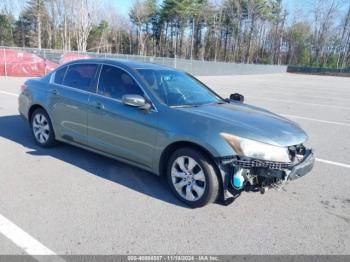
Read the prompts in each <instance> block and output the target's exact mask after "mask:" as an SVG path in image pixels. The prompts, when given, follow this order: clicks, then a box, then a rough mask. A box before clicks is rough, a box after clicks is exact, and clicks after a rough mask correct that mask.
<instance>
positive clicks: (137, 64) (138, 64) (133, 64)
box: [62, 58, 175, 71]
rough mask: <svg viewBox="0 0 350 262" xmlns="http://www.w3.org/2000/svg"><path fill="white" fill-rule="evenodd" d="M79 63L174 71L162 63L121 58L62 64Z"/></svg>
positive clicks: (80, 60) (73, 62)
mask: <svg viewBox="0 0 350 262" xmlns="http://www.w3.org/2000/svg"><path fill="white" fill-rule="evenodd" d="M79 63H105V64H111V65H115V66H119V67H122V68H125V69H133V70H136V69H153V70H174V71H175V69H173V68H170V67H166V66H163V65H158V64H153V63H144V62H139V61H135V60H123V59H99V58H92V59H78V60H74V61H70V62H68V63H66V64H64V65H70V64H79ZM62 66H63V65H62Z"/></svg>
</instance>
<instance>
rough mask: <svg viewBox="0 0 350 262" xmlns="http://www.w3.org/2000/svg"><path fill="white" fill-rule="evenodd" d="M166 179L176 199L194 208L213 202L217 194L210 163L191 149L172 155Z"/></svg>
mask: <svg viewBox="0 0 350 262" xmlns="http://www.w3.org/2000/svg"><path fill="white" fill-rule="evenodd" d="M167 179H168V183H169V185H170V188H171V189H172V191H173V192H174V194H175V195H176V197H177V198H179V199H180V200H181V201H183V202H185V203H186V204H187V205H189V206H191V207H194V208H196V207H202V206H205V205H206V204H209V203H212V202H214V201H215V200H216V198H217V196H218V193H219V180H218V177H217V175H216V172H215V168H214V166H213V164H212V161H211V160H210V159H209V158H208V157H207V156H206V155H205V154H203V153H202V152H200V151H196V150H194V149H192V148H182V149H179V150H177V151H175V152H174V153H173V155H172V156H171V157H170V159H169V162H168V168H167Z"/></svg>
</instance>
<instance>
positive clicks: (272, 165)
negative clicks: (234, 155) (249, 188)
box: [233, 160, 290, 170]
mask: <svg viewBox="0 0 350 262" xmlns="http://www.w3.org/2000/svg"><path fill="white" fill-rule="evenodd" d="M233 164H234V165H235V166H239V167H241V168H246V169H250V168H254V167H260V168H269V169H276V170H281V169H287V168H288V167H290V164H288V163H282V162H273V161H264V160H234V161H233Z"/></svg>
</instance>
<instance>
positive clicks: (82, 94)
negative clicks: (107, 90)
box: [49, 63, 99, 144]
mask: <svg viewBox="0 0 350 262" xmlns="http://www.w3.org/2000/svg"><path fill="white" fill-rule="evenodd" d="M98 68H99V65H97V64H93V63H92V64H88V63H82V64H73V65H69V66H67V67H64V68H62V69H60V70H58V71H57V72H56V73H55V76H54V79H53V81H52V82H53V83H51V85H50V90H49V92H50V103H51V106H50V108H51V114H52V121H53V124H54V127H55V132H56V136H58V137H61V138H63V139H65V140H69V141H73V142H76V143H81V144H87V143H88V139H87V115H88V113H87V111H88V106H89V104H88V103H89V97H90V94H91V93H92V92H95V90H96V79H97V73H98Z"/></svg>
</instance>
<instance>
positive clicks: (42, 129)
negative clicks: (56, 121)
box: [31, 108, 56, 147]
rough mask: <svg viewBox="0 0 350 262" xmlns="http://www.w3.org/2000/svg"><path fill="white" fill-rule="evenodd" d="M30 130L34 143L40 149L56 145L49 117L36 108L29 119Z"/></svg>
mask: <svg viewBox="0 0 350 262" xmlns="http://www.w3.org/2000/svg"><path fill="white" fill-rule="evenodd" d="M31 128H32V133H33V136H34V140H35V142H36V143H37V144H38V145H39V146H41V147H52V146H54V145H55V144H56V140H55V133H54V131H53V127H52V123H51V120H50V117H49V115H48V114H47V113H46V112H45V110H43V109H41V108H38V109H36V110H35V111H34V113H33V115H32V118H31Z"/></svg>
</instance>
